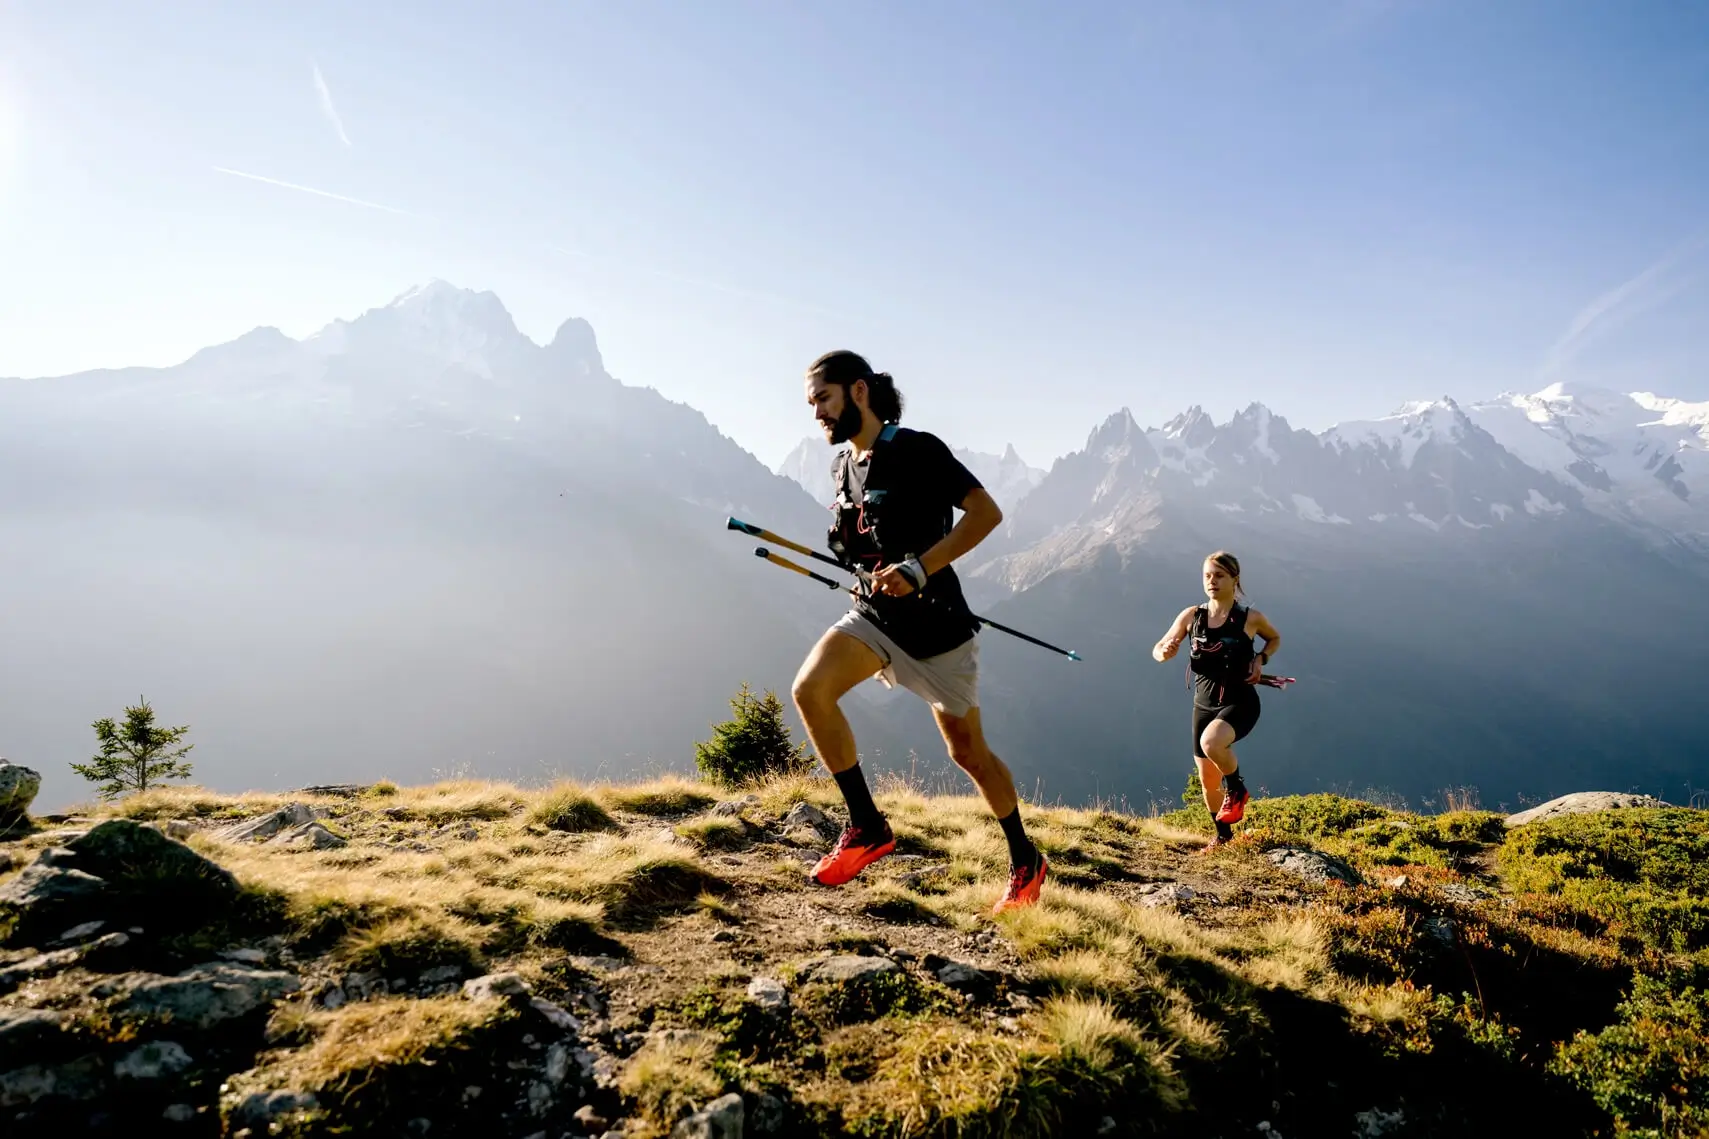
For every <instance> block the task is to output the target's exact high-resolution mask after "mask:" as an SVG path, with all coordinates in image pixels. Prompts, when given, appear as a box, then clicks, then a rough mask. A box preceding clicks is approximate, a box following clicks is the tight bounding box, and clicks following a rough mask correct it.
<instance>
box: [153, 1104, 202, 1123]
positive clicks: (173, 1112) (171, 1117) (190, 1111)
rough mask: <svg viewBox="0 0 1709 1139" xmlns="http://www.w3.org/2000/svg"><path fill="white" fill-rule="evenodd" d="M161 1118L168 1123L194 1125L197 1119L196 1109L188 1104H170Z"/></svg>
mask: <svg viewBox="0 0 1709 1139" xmlns="http://www.w3.org/2000/svg"><path fill="white" fill-rule="evenodd" d="M160 1118H162V1119H164V1120H166V1122H168V1123H192V1122H194V1121H195V1119H196V1109H195V1108H194V1107H191V1106H190V1105H189V1104H187V1103H174V1104H168V1105H167V1108H166V1110H165V1111H163V1112H161V1113H160Z"/></svg>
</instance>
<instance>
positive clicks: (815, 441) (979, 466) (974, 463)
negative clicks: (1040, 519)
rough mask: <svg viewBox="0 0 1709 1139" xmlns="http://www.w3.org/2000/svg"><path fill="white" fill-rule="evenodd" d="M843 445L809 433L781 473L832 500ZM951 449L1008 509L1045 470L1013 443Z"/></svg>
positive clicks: (819, 496) (816, 498) (780, 468)
mask: <svg viewBox="0 0 1709 1139" xmlns="http://www.w3.org/2000/svg"><path fill="white" fill-rule="evenodd" d="M945 442H948V440H945ZM839 449H840V448H838V447H833V446H832V445H831V444H830V443H828V442H826V441H825V437H824V436H823V435H809V436H808V437H807V438H805V439H803V440H801V442H800V443H798V444H797V445H796V447H795V449H794V450H793V451H791V452H790V453H789V454H788V456H787V457H785V458H784V460H783V462H781V463H779V464H778V465H777V473H778V474H780V475H782V476H784V477H785V478H790V479H794V480H795V481H796V482H797V483H799V484H800V485H801V488H802V489H803V490H805V491H806V492H807V493H808V494H810V495H812V496H813V499H814V501H816V502H823V503H828V502H830V501H831V500H832V499H834V498H835V497H836V496H837V492H836V488H835V487H833V486H832V485H831V457H832V456H833V455H834V454H835V453H836V452H837V451H838V450H839ZM950 451H951V452H952V453H953V454H954V455H955V457H956V458H957V459H960V460H961V462H962V463H963V464H964V465H965V466H966V467H967V469H968V470H970V471H972V472H973V475H974V477H975V478H977V479H978V480H979V481H980V482H981V483H982V484H983V485H984V487H985V489H986V490H988V491H990V492H991V496H992V497H993V498H995V499H996V500H997V503H998V505H1000V506H1002V507H1003V508H1004V509H1005V510H1006V509H1008V508H1010V507H1011V506H1012V505H1013V504H1015V503H1017V502H1019V501H1020V500H1021V499H1023V498H1025V497H1026V496H1027V494H1028V493H1029V492H1030V491H1031V490H1032V489H1033V487H1035V486H1037V485H1038V484H1039V482H1040V480H1042V479H1043V478H1044V472H1043V471H1041V470H1039V469H1038V468H1037V467H1030V466H1028V465H1027V463H1026V461H1025V460H1024V459H1022V458H1021V457H1020V455H1018V454H1017V453H1016V452H1015V447H1014V444H1012V443H1011V444H1009V446H1008V447H1007V448H1005V449H1004V451H1003V453H1002V454H1001V455H991V454H987V453H985V452H983V451H970V450H968V449H966V448H964V447H957V446H955V445H954V444H953V443H951V444H950Z"/></svg>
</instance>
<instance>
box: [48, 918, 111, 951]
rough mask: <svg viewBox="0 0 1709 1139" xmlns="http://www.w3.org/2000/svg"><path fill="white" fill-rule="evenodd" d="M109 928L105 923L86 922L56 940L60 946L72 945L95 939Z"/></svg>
mask: <svg viewBox="0 0 1709 1139" xmlns="http://www.w3.org/2000/svg"><path fill="white" fill-rule="evenodd" d="M106 927H107V923H106V922H104V921H86V922H84V923H83V924H82V925H74V926H72V927H71V928H70V929H68V930H66V931H65V932H64V933H62V934H60V935H59V937H57V938H56V939H55V940H56V941H57V942H58V944H60V945H72V944H75V943H77V942H79V941H83V940H84V939H86V938H90V937H94V936H95V935H96V934H97V933H100V932H101V931H102V930H103V929H105V928H106Z"/></svg>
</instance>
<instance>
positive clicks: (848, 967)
mask: <svg viewBox="0 0 1709 1139" xmlns="http://www.w3.org/2000/svg"><path fill="white" fill-rule="evenodd" d="M900 971H901V966H900V965H897V964H896V962H894V961H892V960H890V958H888V957H857V956H853V955H844V956H841V957H826V958H824V959H822V960H819V961H813V962H809V963H808V964H807V965H805V966H803V967H802V970H801V979H802V980H804V981H817V982H819V983H820V984H825V985H847V984H850V983H853V982H861V981H867V980H871V979H872V978H874V977H878V976H881V975H883V974H885V973H897V972H900Z"/></svg>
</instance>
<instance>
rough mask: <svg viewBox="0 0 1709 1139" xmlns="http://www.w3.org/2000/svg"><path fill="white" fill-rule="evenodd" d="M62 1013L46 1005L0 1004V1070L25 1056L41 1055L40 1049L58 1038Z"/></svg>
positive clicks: (25, 1057) (63, 1018) (27, 1057)
mask: <svg viewBox="0 0 1709 1139" xmlns="http://www.w3.org/2000/svg"><path fill="white" fill-rule="evenodd" d="M64 1023H65V1014H63V1013H58V1012H50V1011H48V1010H46V1009H33V1008H0V1071H5V1070H6V1069H7V1068H10V1067H12V1066H13V1065H14V1064H16V1063H18V1062H19V1061H21V1060H24V1059H35V1060H39V1059H41V1050H42V1049H43V1048H45V1047H47V1046H48V1045H49V1044H50V1042H52V1041H54V1040H56V1039H58V1038H59V1035H60V1031H61V1029H60V1026H61V1025H62V1024H64Z"/></svg>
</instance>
